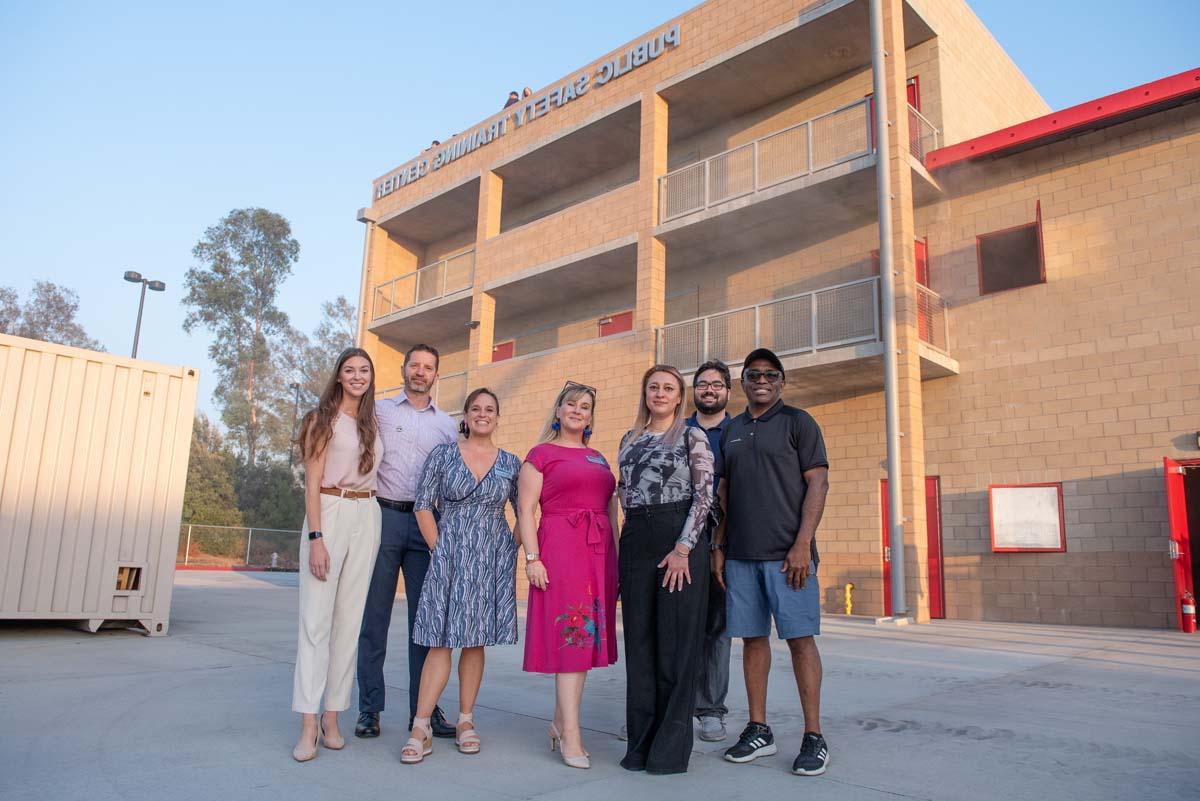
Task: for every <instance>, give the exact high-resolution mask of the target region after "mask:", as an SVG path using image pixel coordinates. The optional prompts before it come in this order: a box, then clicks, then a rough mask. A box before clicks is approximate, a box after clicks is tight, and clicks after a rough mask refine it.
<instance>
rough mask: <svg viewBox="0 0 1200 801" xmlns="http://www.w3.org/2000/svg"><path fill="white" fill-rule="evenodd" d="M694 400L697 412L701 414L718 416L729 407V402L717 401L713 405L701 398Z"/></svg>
mask: <svg viewBox="0 0 1200 801" xmlns="http://www.w3.org/2000/svg"><path fill="white" fill-rule="evenodd" d="M692 400H693V401H694V402H695V404H696V411H698V412H700V414H716V413H717V412H723V411H725V407H726V406H728V405H729V401H728V400H725V401H720V400H715V401H712V402H711V403H706V402H705V401H702V400H701V399H700V398H693V399H692Z"/></svg>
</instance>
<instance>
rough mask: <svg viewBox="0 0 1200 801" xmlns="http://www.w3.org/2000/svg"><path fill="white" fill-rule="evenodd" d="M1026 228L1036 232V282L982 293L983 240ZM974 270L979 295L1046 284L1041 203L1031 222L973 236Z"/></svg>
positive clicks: (1044, 242)
mask: <svg viewBox="0 0 1200 801" xmlns="http://www.w3.org/2000/svg"><path fill="white" fill-rule="evenodd" d="M1026 228H1033V229H1034V230H1035V231H1036V232H1037V243H1038V247H1037V250H1038V276H1039V277H1038V280H1037V282H1036V283H1032V284H1021V286H1014V287H1008V288H1007V289H991V290H988V291H986V292H985V291H984V289H983V240H984V239H986V238H988V237H990V236H996V235H998V234H1010V233H1012V232H1013V231H1021V230H1024V229H1026ZM975 269H976V280H977V281H978V282H979V284H978V286H979V294H980V295H981V296H982V295H995V294H997V293H999V292H1011V291H1013V290H1015V289H1024V288H1025V287H1029V286H1038V285H1039V284H1044V283H1046V241H1045V239H1044V238H1043V236H1042V201H1040V200H1039V201H1038V202H1037V205H1036V206H1035V209H1034V216H1033V222H1031V223H1023V224H1022V225H1014V226H1012V227H1010V228H1001V229H1000V230H998V231H988V232H987V233H986V234H976V235H975Z"/></svg>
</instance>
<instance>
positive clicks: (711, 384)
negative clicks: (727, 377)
mask: <svg viewBox="0 0 1200 801" xmlns="http://www.w3.org/2000/svg"><path fill="white" fill-rule="evenodd" d="M695 386H696V391H697V392H703V391H704V390H706V389H711V390H713V391H714V392H720V391H721V390H723V389H727V388H728V387H727V386H726V384H725V382H724V381H697V382H696V384H695Z"/></svg>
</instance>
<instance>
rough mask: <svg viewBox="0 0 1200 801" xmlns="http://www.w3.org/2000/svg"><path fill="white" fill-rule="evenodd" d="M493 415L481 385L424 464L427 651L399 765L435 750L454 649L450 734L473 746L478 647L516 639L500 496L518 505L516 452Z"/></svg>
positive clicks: (422, 616) (419, 625) (421, 498)
mask: <svg viewBox="0 0 1200 801" xmlns="http://www.w3.org/2000/svg"><path fill="white" fill-rule="evenodd" d="M499 419H500V401H499V399H498V398H497V397H496V395H495V394H494V393H493V392H492V391H491V390H489V389H486V388H480V389H476V390H475V391H473V392H472V393H471V394H470V395H468V396H467V402H466V403H465V404H464V406H463V420H462V422H461V423H460V424H459V431H460V432H461V434H462V437H461V438H460V439H459V441H458V442H456V443H453V444H450V445H440V446H438V447H437V448H435V449H434V450H433V451H432V452H431V453H430V454H429V458H428V459H427V460H426V461H425V468H424V470H423V471H422V473H421V482H420V484H419V486H418V489H417V500H416V503H415V505H414V511H415V513H416V517H417V525H418V526H420V528H421V535H422V536H423V537H424V538H425V541H426V542H427V543H429V550H430V551H431V557H430V563H429V572H428V573H427V574H426V576H425V584H424V586H423V587H422V589H421V600H420V604H419V605H418V607H417V620H416V624H415V625H414V626H413V642H415V643H417V644H419V645H425V646H429V655H428V656H427V657H426V658H425V668H424V670H423V671H422V673H421V687H420V694H419V697H418V699H417V714H416V717H414V718H413V728H412V736H411V738H410V739H409V741H408V742H407V743H406V744H405V745H404V748H403V749H402V750H401V752H400V761H401V762H403V763H405V764H415V763H417V762H420V761H421V760H422V759H424V758H425V757H426V756H428V755H429V754H430V753H432V751H433V739H432V732H431V730H430V725H429V718H430V716H431V715H432V714H433V709H434V707H435V706H436V705H437V702H438V698H439V697H440V696H441V694H442V691H443V690H445V689H446V683H447V682H448V681H449V680H450V652H451V650H452V649H454V648H460V649H462V651H461V653H460V655H459V658H458V684H459V714H458V724H457V725H456V726H455V729H456V731H457V734H456V736H455V739H454V742H455V744H456V745H457V746H458V750H459V751H461V752H462V753H464V754H477V753H479V735H478V733H476V731H475V724H474V721H473V718H472V709H473V708H474V706H475V698H476V696H478V695H479V684H480V682H481V681H482V679H483V649H484V646H487V645H512V644H514V643H516V641H517V591H516V590H517V585H516V567H517V541H516V538H515V537H514V536H513V532H512V529H510V528H509V526H508V521H507V520H505V518H504V504H505V503H511V504H512V507H513V510H514V511H515V510H516V507H517V475H518V473H519V472H520V470H521V460H520V459H518V458H517V457H516V456H515V455H513V454H511V453H509V452H508V451H503V450H500V449H499V448H497V447H496V446H495V445H494V444H493V443H492V432H494V431H495V430H496V424H497V423H498V422H499ZM435 510H436V515H435Z"/></svg>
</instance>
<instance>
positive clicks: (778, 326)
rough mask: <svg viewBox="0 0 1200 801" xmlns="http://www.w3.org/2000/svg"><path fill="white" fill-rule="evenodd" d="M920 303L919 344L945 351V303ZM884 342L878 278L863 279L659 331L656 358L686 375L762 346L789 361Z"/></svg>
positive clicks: (934, 299) (925, 295) (924, 293)
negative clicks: (705, 364) (790, 357)
mask: <svg viewBox="0 0 1200 801" xmlns="http://www.w3.org/2000/svg"><path fill="white" fill-rule="evenodd" d="M917 299H918V315H917V325H918V328H919V333H920V337H921V339H922V340H923V341H925V342H927V343H928V344H929V345H931V346H932V347H934V348H935V349H937V350H940V351H942V352H946V350H947V348H948V342H949V336H950V329H949V316H948V314H947V304H946V302H945V301H944V300H943V299H942V298H941V296H940V295H938V294H937V293H936V292H934V291H933V290H931V289H928V288H926V287H923V286H918V294H917ZM880 338H881V329H880V321H879V279H878V278H864V279H862V280H859V281H851V282H849V283H846V284H838V285H837V286H831V287H825V288H824V289H818V290H815V291H813V292H805V293H803V294H800V295H793V296H791V297H787V298H781V299H779V300H772V301H769V302H767V303H758V304H755V305H754V306H745V307H743V308H740V309H732V310H730V311H723V312H719V313H717V314H710V315H707V316H705V317H696V318H693V319H691V320H684V321H682V322H678V323H672V324H670V325H666V326H663V327H662V328H660V329H658V331H657V358H658V361H659V362H661V363H664V364H673V365H676V366H677V367H679V369H681V370H684V371H688V370H691V369H694V368H695V367H696V365H699V364H703V363H704V362H706V361H708V360H709V359H720V360H722V361H724V362H727V363H728V362H737V361H739V360H740V359H742V358H743V357H744V356H745V355H746V354H747V353H749V352H750V351H751V350H753V349H754V348H759V347H766V348H770V349H771V350H773V351H775V353H777V354H778V355H780V356H790V355H794V354H800V353H815V352H816V351H819V350H826V349H830V348H838V347H843V346H846V345H857V344H859V343H862V342H878V341H879V340H880Z"/></svg>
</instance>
